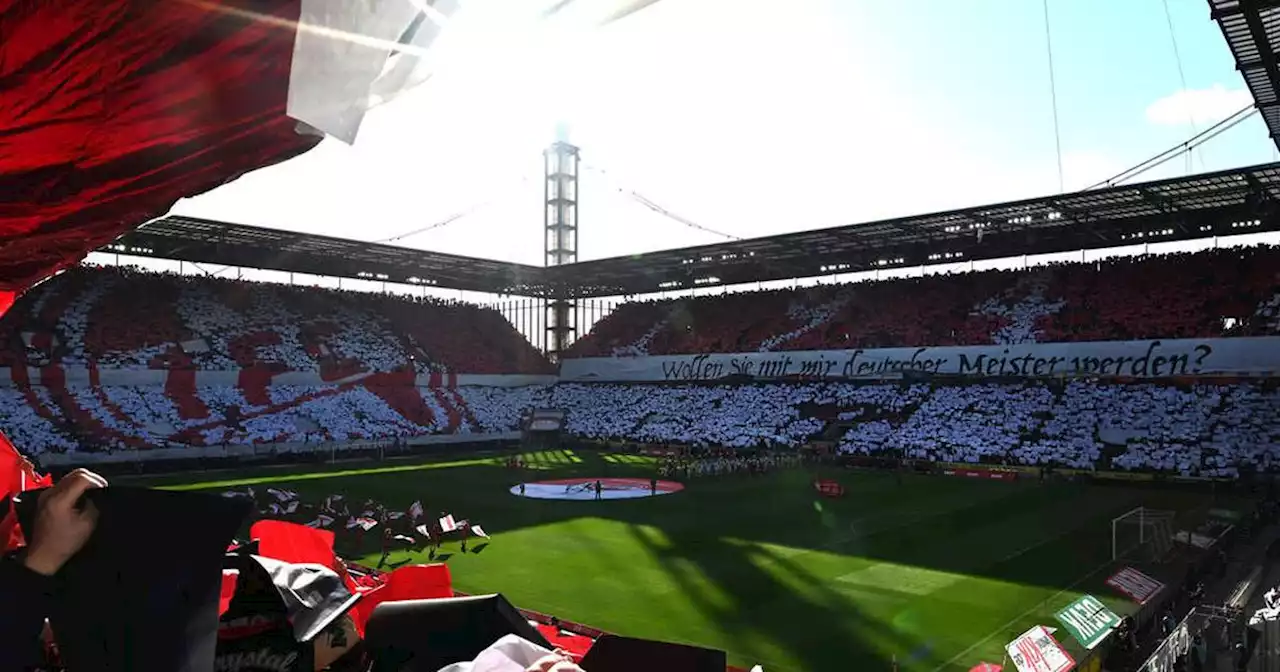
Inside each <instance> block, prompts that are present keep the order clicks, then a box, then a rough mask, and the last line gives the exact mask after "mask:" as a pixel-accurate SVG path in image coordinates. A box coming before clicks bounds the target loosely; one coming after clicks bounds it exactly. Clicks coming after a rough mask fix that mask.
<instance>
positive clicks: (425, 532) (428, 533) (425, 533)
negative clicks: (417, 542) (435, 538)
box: [413, 525, 431, 539]
mask: <svg viewBox="0 0 1280 672" xmlns="http://www.w3.org/2000/svg"><path fill="white" fill-rule="evenodd" d="M413 529H415V530H417V531H418V534H421V535H422V536H424V537H426V538H428V539H430V538H431V530H430V529H429V528H428V527H427V526H426V525H419V526H417V527H415V528H413Z"/></svg>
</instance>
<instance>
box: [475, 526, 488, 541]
mask: <svg viewBox="0 0 1280 672" xmlns="http://www.w3.org/2000/svg"><path fill="white" fill-rule="evenodd" d="M471 533H472V534H474V535H476V536H477V537H484V538H485V539H488V538H489V535H487V534H485V533H484V530H482V529H480V526H479V525H472V526H471Z"/></svg>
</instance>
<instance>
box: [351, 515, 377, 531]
mask: <svg viewBox="0 0 1280 672" xmlns="http://www.w3.org/2000/svg"><path fill="white" fill-rule="evenodd" d="M377 526H378V521H376V520H374V519H372V518H352V519H351V520H350V521H348V522H347V529H348V530H349V529H351V528H353V527H359V528H360V529H362V530H364V531H365V532H368V531H369V530H372V529H373V528H375V527H377Z"/></svg>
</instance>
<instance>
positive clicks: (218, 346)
mask: <svg viewBox="0 0 1280 672" xmlns="http://www.w3.org/2000/svg"><path fill="white" fill-rule="evenodd" d="M18 364H27V365H32V366H43V365H46V364H60V365H63V366H66V367H76V368H85V367H88V366H90V365H93V366H97V367H100V368H114V369H196V370H218V371H226V370H232V371H234V370H238V369H244V368H249V367H264V368H269V369H272V370H279V371H307V372H320V373H333V374H338V373H346V372H357V371H401V370H410V369H411V370H414V371H416V372H418V373H431V372H448V371H452V372H461V373H477V374H482V373H545V372H547V371H549V370H551V369H550V364H549V363H548V362H547V360H546V358H544V357H543V356H542V355H541V354H540V353H539V352H538V351H537V350H536V349H535V348H534V347H533V346H532V345H531V344H530V343H529V342H528V341H527V340H525V339H524V338H523V337H522V336H521V335H520V334H519V332H517V331H516V330H515V328H514V327H513V326H511V324H510V323H509V322H507V320H506V319H504V318H503V317H502V316H501V315H500V314H499V313H498V312H496V311H494V310H490V309H485V308H482V307H480V306H476V305H472V304H468V303H462V302H455V301H443V300H439V299H434V298H429V297H410V296H401V295H392V294H371V293H366V292H350V291H341V290H335V289H324V288H318V287H301V286H295V285H281V284H268V283H254V282H242V281H238V280H231V279H223V278H214V277H195V276H185V275H177V274H168V273H151V272H146V271H141V270H138V269H133V268H129V267H120V266H113V267H101V268H99V267H93V266H80V267H76V268H73V269H71V270H69V271H67V272H65V273H63V274H61V275H59V276H57V277H55V278H53V279H51V280H49V281H48V282H45V283H43V284H41V285H39V286H38V287H35V288H33V289H32V290H31V291H30V292H28V293H27V294H26V295H24V296H23V297H22V298H21V299H20V300H19V301H18V302H17V303H16V304H15V305H14V306H13V308H11V309H10V310H9V311H8V312H7V313H6V314H5V315H4V318H3V319H2V320H0V366H6V367H7V366H15V365H18Z"/></svg>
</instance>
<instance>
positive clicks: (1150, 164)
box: [1081, 104, 1258, 191]
mask: <svg viewBox="0 0 1280 672" xmlns="http://www.w3.org/2000/svg"><path fill="white" fill-rule="evenodd" d="M1257 113H1258V110H1257V108H1255V107H1254V106H1253V105H1252V104H1249V105H1245V106H1244V107H1242V108H1240V109H1239V110H1236V111H1235V113H1233V114H1232V115H1230V116H1228V117H1227V118H1225V119H1223V120H1222V121H1219V122H1218V123H1216V124H1214V125H1212V126H1210V127H1209V128H1206V129H1204V130H1203V131H1201V132H1200V133H1197V134H1196V135H1194V136H1192V137H1191V138H1189V139H1188V140H1185V141H1183V142H1180V143H1178V144H1177V145H1174V146H1173V147H1170V148H1169V149H1166V150H1164V151H1163V152H1160V153H1159V154H1156V155H1155V156H1153V157H1151V158H1149V159H1147V160H1146V161H1143V162H1141V163H1139V164H1137V165H1135V166H1133V167H1132V168H1129V169H1128V170H1123V171H1121V172H1119V173H1116V174H1115V175H1113V176H1111V177H1110V178H1108V179H1105V180H1103V181H1101V182H1098V183H1097V184H1093V185H1091V186H1088V187H1086V188H1084V189H1082V190H1081V191H1089V190H1092V189H1097V188H1099V187H1114V186H1117V185H1119V184H1120V183H1122V182H1127V181H1129V180H1131V179H1133V178H1135V177H1137V176H1139V175H1141V174H1143V173H1145V172H1147V171H1149V170H1151V169H1152V168H1156V167H1159V166H1162V165H1164V164H1165V163H1168V162H1169V161H1170V160H1172V159H1174V158H1176V157H1177V156H1178V155H1180V154H1182V153H1183V152H1189V151H1191V150H1192V149H1195V148H1196V147H1199V146H1200V145H1203V144H1205V143H1206V142H1209V141H1210V140H1212V139H1214V138H1216V137H1218V136H1219V135H1221V134H1223V133H1225V132H1227V131H1229V130H1231V129H1232V128H1234V127H1236V126H1237V125H1239V124H1240V123H1242V122H1244V121H1245V120H1247V119H1249V118H1250V117H1252V116H1253V115H1255V114H1257Z"/></svg>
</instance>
